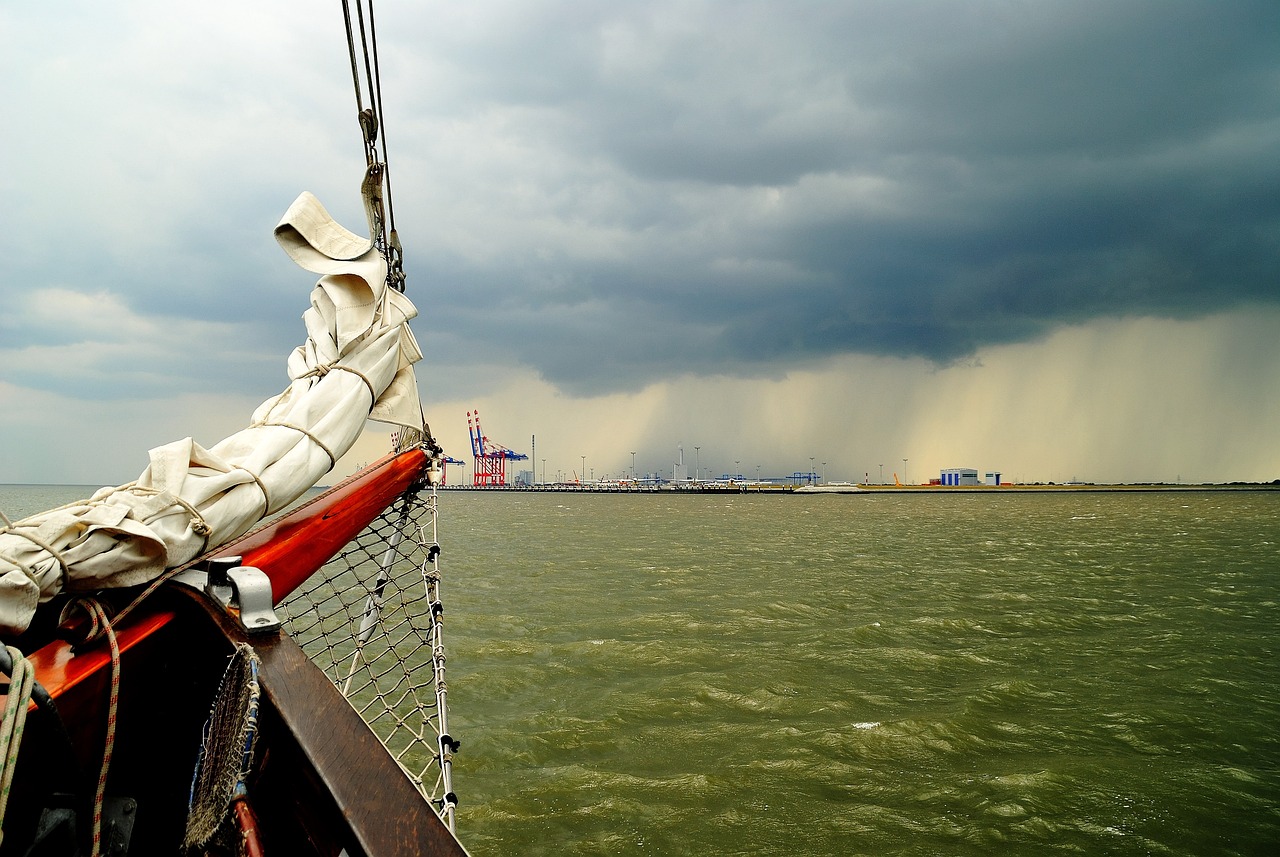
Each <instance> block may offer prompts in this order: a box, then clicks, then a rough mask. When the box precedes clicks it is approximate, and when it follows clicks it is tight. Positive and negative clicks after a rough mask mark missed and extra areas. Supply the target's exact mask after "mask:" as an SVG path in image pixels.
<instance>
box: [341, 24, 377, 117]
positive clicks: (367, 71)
mask: <svg viewBox="0 0 1280 857" xmlns="http://www.w3.org/2000/svg"><path fill="white" fill-rule="evenodd" d="M344 2H345V0H344ZM369 15H370V19H371V20H372V16H373V6H372V5H371V6H370V7H369ZM356 19H357V20H358V21H359V23H360V48H361V50H362V51H363V59H364V79H365V83H366V84H367V85H368V87H369V101H370V102H376V100H377V99H376V98H375V96H374V92H373V69H372V68H371V67H370V66H369V37H368V34H367V33H366V32H365V26H364V0H356ZM379 113H381V111H380V110H379ZM375 119H376V122H377V124H378V125H381V124H382V116H381V115H379V116H377V117H375Z"/></svg>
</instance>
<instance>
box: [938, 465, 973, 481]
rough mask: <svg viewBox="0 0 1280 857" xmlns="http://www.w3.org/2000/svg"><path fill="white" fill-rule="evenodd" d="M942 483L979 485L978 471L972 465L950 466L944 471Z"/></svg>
mask: <svg viewBox="0 0 1280 857" xmlns="http://www.w3.org/2000/svg"><path fill="white" fill-rule="evenodd" d="M940 484H942V485H979V484H981V483H979V482H978V471H976V470H974V469H973V468H971V467H948V468H947V469H946V470H944V471H942V481H941V483H940Z"/></svg>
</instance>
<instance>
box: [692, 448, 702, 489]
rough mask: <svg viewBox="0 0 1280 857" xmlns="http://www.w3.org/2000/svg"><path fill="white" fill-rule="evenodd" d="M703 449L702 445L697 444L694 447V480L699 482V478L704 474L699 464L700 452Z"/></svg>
mask: <svg viewBox="0 0 1280 857" xmlns="http://www.w3.org/2000/svg"><path fill="white" fill-rule="evenodd" d="M701 449H702V447H700V446H695V447H694V448H693V481H694V482H697V481H698V478H699V477H700V476H701V475H702V468H701V467H699V466H698V452H699V450H701Z"/></svg>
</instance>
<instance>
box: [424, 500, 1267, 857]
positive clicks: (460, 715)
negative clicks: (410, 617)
mask: <svg viewBox="0 0 1280 857" xmlns="http://www.w3.org/2000/svg"><path fill="white" fill-rule="evenodd" d="M440 505H441V541H442V544H443V546H444V554H443V558H442V568H443V570H444V574H445V598H446V605H447V608H448V612H447V626H446V628H447V642H448V645H449V652H450V660H449V704H450V719H451V731H452V732H453V734H454V735H456V736H457V737H459V738H460V739H461V740H462V742H463V743H462V749H461V751H460V753H459V754H458V755H457V756H456V758H455V769H454V770H455V774H454V776H455V787H456V789H457V791H458V793H459V796H460V798H461V807H460V810H459V835H460V838H461V839H462V841H463V842H464V843H465V844H466V845H467V847H468V849H469V850H471V852H472V853H474V854H476V855H516V854H568V855H595V854H655V855H661V854H761V855H763V854H782V853H799V854H815V855H819V854H820V855H845V854H869V855H884V854H919V855H931V854H994V853H998V854H1025V855H1033V854H1045V853H1062V854H1179V855H1182V854H1185V855H1206V854H1273V853H1280V729H1278V727H1277V724H1280V662H1278V661H1277V657H1276V645H1277V620H1280V607H1278V604H1280V494H1278V493H1262V492H1257V493H1254V492H1250V493H1189V494H1182V493H1178V494H1052V495H1004V496H1001V495H995V496H990V495H965V494H956V495H923V496H900V495H899V496H894V495H893V494H886V495H877V496H847V495H845V496H840V495H835V496H809V497H799V496H790V497H775V496H759V495H682V496H673V495H630V496H625V495H624V496H607V495H592V494H567V495H566V494H537V493H502V494H495V493H481V492H447V493H445V494H443V495H442V497H441V503H440Z"/></svg>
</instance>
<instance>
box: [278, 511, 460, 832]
mask: <svg viewBox="0 0 1280 857" xmlns="http://www.w3.org/2000/svg"><path fill="white" fill-rule="evenodd" d="M436 518H437V506H436V493H435V489H434V488H425V489H422V490H420V491H419V490H411V491H410V492H409V493H407V494H405V495H404V496H403V497H401V498H400V499H399V500H397V501H396V502H395V503H393V504H392V505H391V506H390V507H389V508H388V509H387V510H386V511H385V512H383V514H382V516H381V517H379V518H378V519H377V520H375V521H374V522H373V523H372V524H370V525H369V526H368V527H367V528H366V529H365V530H364V532H362V533H361V534H360V535H359V536H357V537H356V538H355V539H354V540H353V541H351V542H350V543H349V544H348V545H347V546H346V548H344V549H343V551H342V553H340V554H339V555H338V556H336V557H335V558H334V559H332V560H330V562H329V563H328V564H327V565H326V566H325V567H324V568H323V569H321V571H320V572H319V573H317V574H314V575H312V576H311V579H310V580H308V581H307V583H306V584H304V586H303V587H302V588H300V589H298V590H297V591H295V592H294V593H293V594H292V595H291V596H289V598H288V599H287V600H286V601H285V602H284V604H283V605H281V607H280V608H277V610H278V613H279V615H280V618H281V620H282V622H283V623H284V626H285V629H286V630H287V631H288V633H289V635H290V636H291V637H293V639H294V640H295V641H296V642H297V643H298V645H300V646H301V647H302V649H303V651H305V652H306V653H307V656H308V657H310V658H311V660H312V662H313V663H315V664H316V666H318V667H320V669H322V670H324V672H325V674H326V675H328V677H329V679H330V680H331V681H332V682H333V683H334V684H335V685H336V686H337V687H338V689H339V690H341V691H342V693H343V695H344V696H345V697H346V698H347V701H348V702H350V703H351V705H352V706H353V707H354V708H355V709H356V711H357V712H359V714H360V716H361V717H362V718H364V720H365V722H366V723H368V724H369V726H370V728H371V729H372V730H373V731H374V733H375V734H376V735H377V736H378V738H379V739H380V740H381V741H382V743H383V744H384V745H385V746H386V747H387V749H388V750H389V751H390V753H391V755H392V756H393V757H394V758H395V759H396V761H397V762H399V763H400V767H401V768H402V769H403V770H404V772H405V774H406V775H407V776H408V777H409V779H410V780H411V781H412V782H413V783H414V785H415V786H417V788H418V791H420V792H421V793H422V795H423V797H424V798H426V799H427V800H428V801H430V802H431V804H432V806H433V807H434V808H435V811H436V813H437V814H438V815H439V816H440V817H441V819H442V820H443V821H444V822H445V823H446V824H448V826H449V829H450V830H454V808H455V806H456V804H457V798H456V796H455V795H454V793H453V787H452V764H451V761H452V755H453V752H454V751H455V750H456V749H457V747H458V742H456V741H455V740H454V739H453V738H452V737H451V736H450V735H449V733H448V716H447V712H446V707H445V694H446V687H445V680H444V674H445V652H444V637H443V615H444V608H443V605H442V603H441V601H440V567H439V557H440V546H439V544H438V542H437V527H436Z"/></svg>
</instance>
